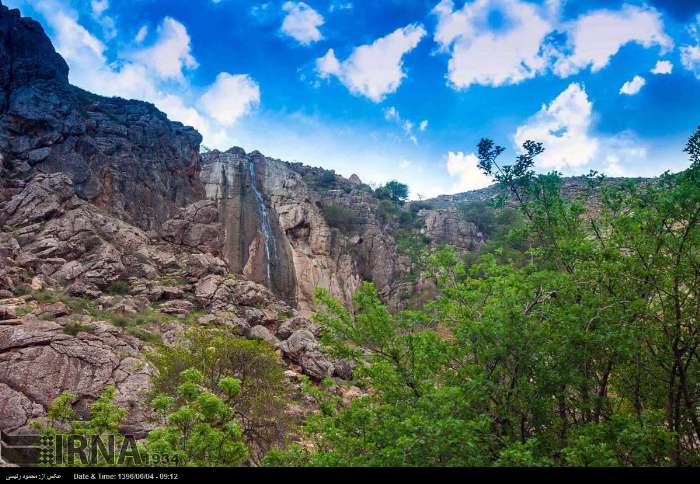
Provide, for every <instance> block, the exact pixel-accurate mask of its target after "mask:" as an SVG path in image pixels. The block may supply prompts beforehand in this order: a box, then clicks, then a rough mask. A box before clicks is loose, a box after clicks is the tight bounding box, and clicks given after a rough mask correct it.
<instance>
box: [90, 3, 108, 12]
mask: <svg viewBox="0 0 700 484" xmlns="http://www.w3.org/2000/svg"><path fill="white" fill-rule="evenodd" d="M90 7H91V8H92V13H94V14H95V15H102V14H103V13H104V11H105V10H107V9H108V8H109V0H92V1H91V2H90Z"/></svg>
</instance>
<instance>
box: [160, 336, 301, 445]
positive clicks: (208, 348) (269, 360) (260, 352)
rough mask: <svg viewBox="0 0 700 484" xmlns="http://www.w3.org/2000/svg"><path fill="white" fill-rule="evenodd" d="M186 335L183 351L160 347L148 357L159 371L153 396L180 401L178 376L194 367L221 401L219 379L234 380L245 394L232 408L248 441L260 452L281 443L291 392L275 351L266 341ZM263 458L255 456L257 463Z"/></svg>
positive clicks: (287, 421)
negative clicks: (259, 458)
mask: <svg viewBox="0 0 700 484" xmlns="http://www.w3.org/2000/svg"><path fill="white" fill-rule="evenodd" d="M186 336H187V338H186V340H187V342H186V343H185V344H184V345H183V346H181V347H167V346H164V345H161V346H159V347H158V348H157V349H156V350H155V351H153V352H151V353H149V354H148V355H147V358H148V359H149V361H150V362H151V363H152V364H153V365H154V366H155V367H156V369H157V370H158V375H157V376H156V377H155V378H154V379H153V391H154V394H165V395H169V396H177V395H178V381H179V380H180V374H181V373H182V372H183V371H184V370H187V369H190V368H192V369H195V370H197V371H199V372H200V373H201V374H202V385H203V386H204V387H206V388H208V389H210V391H211V392H213V393H214V394H215V395H218V396H219V397H221V396H222V393H221V390H220V389H219V388H218V385H219V382H220V380H221V378H224V377H231V378H236V379H238V380H240V385H241V391H240V392H239V393H238V394H237V395H236V397H235V398H234V399H233V400H232V401H231V407H232V408H233V409H234V410H235V412H236V413H237V415H238V416H239V417H240V422H241V425H242V432H243V435H244V437H245V438H246V440H247V441H248V442H250V443H252V444H254V445H253V446H252V448H254V449H257V451H259V452H265V451H267V449H269V448H270V447H272V446H273V445H279V444H281V443H282V442H283V441H284V438H285V434H286V431H287V428H288V426H289V424H290V422H289V418H288V417H287V415H286V414H285V408H286V405H287V401H288V390H287V386H286V384H285V380H284V371H283V369H282V367H281V366H280V365H279V363H278V359H277V354H276V353H275V351H274V349H273V348H272V347H270V345H268V344H267V343H265V342H262V341H257V340H246V339H238V338H231V337H230V336H227V335H226V334H225V333H224V332H222V331H220V330H206V329H202V328H196V327H195V328H191V329H190V330H188V332H187V334H186ZM260 456H261V455H260ZM260 456H259V455H255V453H254V455H253V459H256V458H258V457H260Z"/></svg>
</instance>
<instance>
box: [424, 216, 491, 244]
mask: <svg viewBox="0 0 700 484" xmlns="http://www.w3.org/2000/svg"><path fill="white" fill-rule="evenodd" d="M418 215H419V216H420V217H421V219H422V220H423V223H424V224H425V228H424V229H423V233H424V234H426V235H427V236H428V237H429V238H430V241H431V243H432V244H433V245H434V246H439V245H445V244H447V245H451V246H453V247H455V248H457V249H458V250H462V251H476V250H478V249H479V248H480V247H481V246H482V245H483V243H484V241H485V237H484V234H482V233H481V232H479V229H478V228H477V226H476V225H475V224H474V223H472V222H469V221H467V220H465V218H464V216H462V215H461V214H460V213H459V212H458V211H457V210H456V209H454V208H444V209H435V210H422V211H421V212H419V214H418Z"/></svg>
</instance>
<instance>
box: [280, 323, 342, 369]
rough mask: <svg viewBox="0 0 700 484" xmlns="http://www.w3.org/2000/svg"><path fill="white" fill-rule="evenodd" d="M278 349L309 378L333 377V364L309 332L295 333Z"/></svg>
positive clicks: (304, 330) (300, 331)
mask: <svg viewBox="0 0 700 484" xmlns="http://www.w3.org/2000/svg"><path fill="white" fill-rule="evenodd" d="M279 347H280V349H281V350H282V352H283V353H284V354H285V355H286V356H287V357H288V358H289V359H291V360H292V361H293V362H295V363H297V364H298V365H299V366H300V367H301V369H302V370H303V372H304V373H305V374H307V375H309V376H310V377H312V378H315V379H317V380H322V379H323V378H326V377H330V376H332V375H333V371H334V366H333V363H331V362H330V360H329V359H328V358H327V357H326V356H325V355H324V354H323V353H322V352H321V350H320V347H319V344H318V342H317V341H316V338H314V335H313V334H312V333H311V332H310V331H308V330H306V329H302V330H299V331H295V332H294V333H293V334H292V335H291V336H290V337H289V338H288V339H287V340H286V341H283V342H282V343H280V346H279Z"/></svg>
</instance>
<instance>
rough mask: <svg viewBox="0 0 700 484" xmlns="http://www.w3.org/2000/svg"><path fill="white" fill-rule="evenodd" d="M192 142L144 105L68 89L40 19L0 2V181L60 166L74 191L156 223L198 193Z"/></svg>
mask: <svg viewBox="0 0 700 484" xmlns="http://www.w3.org/2000/svg"><path fill="white" fill-rule="evenodd" d="M200 141H201V136H200V135H199V134H198V133H197V132H196V131H195V130H194V129H192V128H189V127H184V126H183V125H182V124H180V123H176V122H171V121H169V120H168V119H167V117H166V116H165V114H163V113H162V112H160V111H158V110H157V109H156V108H155V107H154V106H153V105H151V104H148V103H144V102H140V101H126V100H123V99H119V98H104V97H101V96H96V95H93V94H90V93H88V92H85V91H83V90H81V89H78V88H76V87H73V86H71V85H70V84H69V83H68V66H67V65H66V63H65V61H64V60H63V59H62V58H61V57H60V56H59V55H58V54H57V53H56V52H55V50H54V49H53V47H52V45H51V42H50V41H49V39H48V37H47V36H46V34H44V32H43V30H42V28H41V26H40V25H39V24H38V23H37V22H35V21H34V20H31V19H28V18H23V17H21V16H20V13H19V11H18V10H9V9H8V8H7V7H5V6H2V5H1V4H0V183H2V184H5V185H6V186H12V185H13V184H16V183H17V182H18V180H27V179H29V178H30V177H31V176H33V174H35V173H37V172H47V173H54V172H64V173H66V174H68V175H69V176H70V177H71V179H72V180H73V182H74V185H75V189H76V191H77V193H78V194H79V196H80V197H81V198H83V199H85V200H88V201H90V202H92V203H94V204H95V205H97V206H99V207H101V208H104V209H105V210H108V211H109V212H110V213H113V214H116V215H118V216H119V217H120V218H122V219H123V220H126V221H128V222H130V223H132V224H134V225H136V226H138V227H140V228H142V229H145V230H150V229H156V228H159V227H160V225H161V224H162V223H163V222H164V221H165V220H166V219H168V218H170V217H171V216H172V215H173V214H174V213H175V211H176V210H177V209H178V208H180V207H183V206H185V205H187V204H188V203H190V202H193V201H196V200H199V199H201V198H203V193H204V192H203V189H202V186H201V183H200V182H199V179H198V166H199V143H200Z"/></svg>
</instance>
